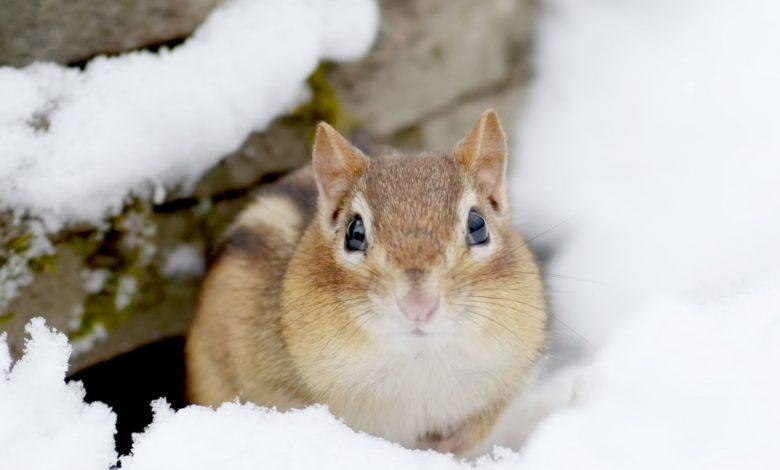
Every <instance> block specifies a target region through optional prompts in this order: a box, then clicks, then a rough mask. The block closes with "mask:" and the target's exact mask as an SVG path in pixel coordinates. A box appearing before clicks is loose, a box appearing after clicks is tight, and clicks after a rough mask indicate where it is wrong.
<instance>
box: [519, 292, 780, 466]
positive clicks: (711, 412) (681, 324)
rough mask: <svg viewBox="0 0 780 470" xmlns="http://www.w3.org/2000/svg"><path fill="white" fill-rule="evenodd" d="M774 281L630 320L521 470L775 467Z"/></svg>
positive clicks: (778, 322) (778, 302)
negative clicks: (537, 469)
mask: <svg viewBox="0 0 780 470" xmlns="http://www.w3.org/2000/svg"><path fill="white" fill-rule="evenodd" d="M778 281H780V277H778V278H774V279H773V282H769V283H766V284H764V282H763V281H762V282H759V283H757V284H758V286H755V287H751V288H741V289H737V291H736V292H728V293H722V294H721V295H719V296H713V297H708V298H702V299H671V298H670V299H667V300H658V301H654V302H652V303H650V304H648V305H646V306H645V307H644V308H642V309H641V310H640V311H638V312H631V313H632V314H631V315H630V316H629V319H628V320H626V321H625V322H624V324H623V325H621V327H619V328H617V329H616V331H615V335H614V336H613V337H612V338H610V339H609V340H608V341H607V342H606V344H605V346H604V348H603V349H602V350H600V351H599V353H598V354H597V356H596V358H595V361H594V363H593V364H592V365H591V366H590V367H588V368H586V369H585V370H582V371H578V372H577V374H575V375H574V377H575V381H574V385H575V386H574V398H573V402H572V404H571V405H570V406H569V407H568V408H566V409H562V410H559V411H557V412H556V413H553V414H552V415H551V416H549V417H548V418H547V419H546V420H545V421H543V422H542V423H541V425H540V426H539V427H538V428H537V429H536V431H535V433H534V434H532V436H531V437H530V439H529V441H528V443H527V445H526V447H525V449H524V451H523V460H522V463H523V464H524V465H523V466H521V468H529V469H536V468H544V469H571V468H583V469H590V468H592V469H603V470H609V469H615V470H619V469H627V468H630V469H658V468H679V469H690V468H707V469H736V468H749V469H751V470H759V469H767V470H769V469H774V468H778V467H780V449H778V447H777V443H778V442H780V398H778V397H780V375H778V373H777V371H778V370H780V287H778V286H779V285H780V282H778ZM566 373H569V372H566Z"/></svg>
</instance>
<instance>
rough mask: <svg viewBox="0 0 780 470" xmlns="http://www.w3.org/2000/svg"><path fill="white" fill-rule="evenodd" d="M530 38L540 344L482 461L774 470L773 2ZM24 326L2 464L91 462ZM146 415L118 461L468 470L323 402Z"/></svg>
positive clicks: (565, 28) (37, 339)
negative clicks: (353, 424)
mask: <svg viewBox="0 0 780 470" xmlns="http://www.w3.org/2000/svg"><path fill="white" fill-rule="evenodd" d="M538 46H539V50H538V58H537V70H536V76H535V77H536V79H535V82H534V83H533V85H532V87H531V90H530V98H529V100H528V103H527V108H526V110H525V111H526V112H525V115H524V121H523V123H522V125H521V126H520V128H519V130H518V133H517V136H518V138H517V143H518V145H517V148H516V149H515V150H516V152H515V153H516V155H515V157H516V160H515V162H514V163H515V164H514V167H513V168H512V177H511V187H512V191H513V200H514V201H515V210H516V214H517V221H518V223H519V224H520V225H521V226H522V228H523V229H524V231H525V232H526V234H527V235H529V236H531V237H533V236H534V235H536V234H541V235H539V236H538V237H537V238H535V239H534V240H533V242H532V244H533V245H535V246H537V247H540V248H543V249H549V250H551V251H552V253H553V254H554V255H553V256H552V258H551V259H550V260H549V262H548V264H547V265H546V267H545V269H546V271H547V273H548V274H549V277H548V281H549V285H550V290H551V300H552V303H553V306H554V308H555V311H556V313H557V315H558V320H557V321H556V322H554V323H553V330H554V333H555V335H556V342H555V349H554V351H553V355H552V357H551V359H550V361H548V362H549V370H548V371H547V372H546V373H545V374H544V375H543V377H542V379H541V381H540V383H539V385H538V386H537V388H536V389H535V390H532V391H531V393H530V394H529V396H528V397H526V398H525V399H524V400H523V401H519V402H518V403H517V404H516V406H515V408H514V409H513V412H512V413H510V414H509V415H507V416H506V417H505V419H504V420H503V421H502V423H501V425H500V428H499V429H498V430H497V432H496V433H495V436H493V438H492V442H493V443H500V444H504V445H507V446H510V447H515V448H519V447H520V444H521V441H522V438H523V436H524V435H525V434H526V433H530V437H529V438H528V440H527V441H526V443H525V445H524V446H523V447H522V452H521V453H517V452H511V451H500V452H499V456H498V457H497V460H496V461H493V460H485V461H483V462H481V463H480V464H479V465H478V466H479V468H485V469H488V468H510V467H511V468H519V469H537V468H544V469H557V468H561V469H563V468H566V469H570V468H582V469H585V468H594V469H612V468H614V469H626V468H630V469H638V468H639V469H641V468H648V469H649V468H653V469H657V468H680V469H692V468H702V469H704V468H706V469H708V470H709V469H719V468H723V469H727V468H733V469H763V468H766V469H770V468H775V469H776V468H778V467H780V446H778V443H780V373H779V372H778V371H780V282H778V281H780V269H778V268H777V261H778V260H780V256H778V255H780V248H778V245H777V240H780V218H779V217H778V214H780V133H779V132H777V129H780V113H778V110H780V87H778V86H777V83H780V7H778V6H777V4H775V3H773V2H769V1H754V0H747V1H743V2H730V1H727V0H708V1H705V0H684V1H675V2H673V1H671V0H661V1H656V2H650V1H639V0H628V1H623V2H615V1H613V0H588V1H583V0H548V1H547V2H545V3H543V8H542V17H541V25H540V37H539V41H538ZM30 328H31V334H32V336H33V341H32V343H31V344H30V345H29V348H28V353H27V355H26V356H25V358H24V359H23V360H22V361H21V362H19V363H17V365H16V366H15V367H14V368H13V369H11V371H10V373H9V372H8V369H9V366H10V360H9V359H8V358H7V355H3V354H2V353H0V455H3V459H0V468H2V469H3V470H4V469H5V468H9V469H10V468H31V469H36V468H42V469H43V468H46V469H50V468H79V469H101V470H105V468H106V467H107V466H108V465H109V464H110V463H112V462H113V458H114V455H113V452H114V450H113V445H112V443H111V441H110V434H111V431H112V428H113V420H114V418H113V416H112V415H111V413H110V412H109V410H107V409H106V408H105V407H104V406H101V405H98V404H93V405H89V406H87V405H84V404H83V403H82V397H83V393H82V391H81V390H80V389H79V387H78V385H75V384H70V385H67V386H66V385H65V384H64V383H63V381H62V379H63V377H64V371H65V364H64V361H65V360H66V359H65V358H66V353H67V351H66V349H67V347H66V345H65V344H64V339H63V338H62V337H61V336H54V335H52V334H51V333H49V332H47V331H46V329H45V328H44V327H43V326H42V325H41V324H39V323H35V324H33V325H32V326H31V327H30ZM574 331H576V334H575V333H574ZM531 405H532V406H531ZM155 406H156V408H155V409H156V417H155V422H154V423H153V424H152V425H151V426H150V427H149V428H148V430H147V431H146V432H145V433H143V434H141V435H139V436H137V438H136V441H135V445H134V448H133V456H132V457H125V458H123V460H122V463H123V467H122V468H123V469H125V468H129V469H133V470H137V469H147V468H148V469H155V468H165V469H178V468H181V469H200V468H203V469H206V468H214V467H216V466H220V467H225V468H237V469H244V468H247V469H248V468H258V467H259V466H261V467H263V468H340V469H341V468H376V469H382V468H388V469H390V468H392V469H396V468H426V469H450V468H453V469H454V468H467V464H461V463H458V462H456V461H455V460H453V459H451V458H449V457H447V456H443V455H438V454H434V453H430V452H419V451H408V450H405V449H402V448H400V447H398V446H395V445H392V444H390V443H387V442H383V441H381V440H379V439H376V438H373V437H370V436H365V435H358V434H355V433H354V432H352V431H350V430H349V429H347V428H346V427H344V426H343V425H341V424H339V423H338V422H336V421H335V420H334V419H332V418H331V417H330V416H329V415H328V414H327V413H326V411H325V410H323V409H309V410H305V411H299V412H294V413H291V414H288V415H280V414H276V413H272V412H267V411H263V410H260V409H257V408H253V407H251V406H239V405H226V406H224V407H222V408H220V409H219V410H217V411H211V410H208V409H204V408H199V407H190V408H187V409H185V410H182V411H179V412H176V413H174V412H172V411H170V410H168V409H167V408H166V407H165V405H164V404H160V403H158V404H156V405H155ZM529 406H530V408H529ZM547 410H550V414H549V415H547V416H546V417H545V416H543V415H544V413H543V412H542V411H547ZM537 419H540V420H541V421H540V423H539V425H538V426H537V427H536V428H535V429H530V428H529V423H531V422H533V421H534V420H537ZM8 450H11V452H10V457H8V456H9V452H8ZM22 463H24V465H22Z"/></svg>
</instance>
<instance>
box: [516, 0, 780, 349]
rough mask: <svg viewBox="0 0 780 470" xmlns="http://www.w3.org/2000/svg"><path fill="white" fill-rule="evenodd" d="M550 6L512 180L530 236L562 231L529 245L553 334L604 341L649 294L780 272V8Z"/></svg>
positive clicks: (697, 2) (702, 289) (603, 0)
mask: <svg viewBox="0 0 780 470" xmlns="http://www.w3.org/2000/svg"><path fill="white" fill-rule="evenodd" d="M543 11H544V14H543V15H542V16H541V18H540V20H541V24H540V33H541V37H540V38H539V42H538V46H539V48H538V51H537V59H536V63H537V67H536V71H535V81H534V84H533V85H532V87H531V89H530V93H529V98H528V102H527V106H526V108H525V110H524V120H523V123H522V125H521V126H520V128H519V133H518V138H517V144H518V145H517V148H516V152H515V157H516V161H515V167H514V168H513V172H512V173H513V176H512V180H511V188H512V190H513V198H514V200H515V201H516V204H515V209H516V220H517V221H518V222H519V223H520V224H521V226H522V229H523V230H524V232H525V233H527V234H528V235H531V236H533V235H535V234H539V233H543V232H545V231H546V230H548V229H550V228H552V227H555V228H553V229H552V230H550V231H549V232H546V233H544V234H543V235H541V236H540V237H539V238H538V239H536V240H534V242H533V243H532V245H534V246H536V247H542V248H545V247H550V248H554V250H555V256H554V258H553V259H552V260H551V262H550V263H549V264H548V265H547V266H546V270H547V272H549V273H551V274H552V276H550V277H549V279H548V281H549V286H550V291H551V296H552V302H553V304H554V306H555V310H556V312H557V313H558V317H559V318H560V322H556V323H555V324H554V328H556V329H558V330H563V331H561V333H562V335H565V336H567V337H569V338H568V339H569V340H568V341H567V342H568V343H569V346H571V347H573V346H575V345H576V344H579V345H582V344H583V341H582V340H580V339H578V338H576V337H574V335H572V334H570V333H567V332H566V331H565V329H566V328H565V327H564V326H563V323H565V324H566V325H568V326H570V327H571V328H573V329H574V330H576V331H577V332H579V333H580V334H582V335H583V336H584V337H585V338H586V339H587V340H588V341H590V342H591V343H593V344H596V345H599V344H601V343H602V342H603V341H604V340H605V339H606V338H608V337H609V336H610V335H611V334H613V333H614V331H615V329H616V328H618V327H619V325H620V324H621V323H622V321H623V320H624V319H625V317H627V316H628V315H630V314H631V313H632V312H635V311H637V310H639V309H641V308H643V306H644V305H645V304H646V303H647V302H649V301H652V299H654V298H655V297H658V296H670V295H679V296H685V295H694V294H698V295H702V296H707V295H709V294H710V293H718V292H720V291H721V290H723V289H729V288H730V287H731V286H733V285H735V284H739V283H741V282H743V280H744V279H745V278H746V277H760V275H761V274H762V273H765V274H767V275H768V274H769V273H771V271H772V269H774V268H775V266H776V264H777V260H778V259H780V256H778V255H780V247H779V246H778V243H777V240H779V239H780V220H778V217H777V214H778V213H780V157H778V155H780V133H778V132H777V129H780V113H778V112H777V110H778V109H780V88H778V87H777V83H780V61H778V60H777V58H778V57H780V29H779V28H778V26H780V22H778V20H777V18H780V8H778V6H777V5H776V4H774V3H772V2H767V1H761V0H748V1H745V2H729V1H726V0H718V1H716V2H712V1H706V0H686V1H683V2H666V1H661V2H639V1H628V2H612V1H607V0H591V1H587V2H582V1H577V0H551V1H548V2H547V4H546V5H545V8H544V10H543ZM558 224H560V225H559V226H557V225H558ZM556 226H557V227H556ZM562 322H563V323H562ZM571 347H570V349H571ZM580 349H582V348H580Z"/></svg>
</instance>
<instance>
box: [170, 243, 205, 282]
mask: <svg viewBox="0 0 780 470" xmlns="http://www.w3.org/2000/svg"><path fill="white" fill-rule="evenodd" d="M205 271H206V260H204V259H203V250H202V249H201V248H199V247H198V246H197V245H194V244H192V243H182V244H180V245H178V246H176V247H175V248H174V249H172V250H171V252H170V253H168V255H167V256H166V258H165V264H164V265H163V268H162V274H163V276H165V277H170V278H180V279H192V278H198V277H199V276H201V275H203V273H204V272H205Z"/></svg>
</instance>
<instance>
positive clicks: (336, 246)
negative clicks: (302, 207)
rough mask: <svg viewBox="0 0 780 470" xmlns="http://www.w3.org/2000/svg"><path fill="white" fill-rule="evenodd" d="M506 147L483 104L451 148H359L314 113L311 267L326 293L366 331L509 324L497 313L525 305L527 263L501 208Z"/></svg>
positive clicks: (386, 334)
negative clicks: (371, 153)
mask: <svg viewBox="0 0 780 470" xmlns="http://www.w3.org/2000/svg"><path fill="white" fill-rule="evenodd" d="M506 149H507V146H506V137H505V135H504V132H503V130H502V128H501V124H500V122H499V119H498V116H497V115H496V113H495V112H493V111H487V112H485V113H483V114H482V115H481V116H480V118H479V120H478V121H477V123H476V125H475V126H474V127H473V129H472V130H471V131H470V132H469V134H468V136H467V137H466V138H465V139H464V140H463V141H462V142H461V143H460V144H458V145H457V146H456V147H455V149H454V150H453V151H452V152H451V153H449V154H422V155H415V156H404V155H389V156H383V157H379V158H376V159H369V158H367V157H366V156H365V155H364V154H363V153H361V152H360V151H359V150H357V149H355V148H354V147H352V146H351V145H350V144H349V142H347V141H346V140H345V139H344V138H343V137H342V136H341V135H339V134H338V133H337V132H336V131H335V130H334V129H333V128H332V127H330V126H328V125H327V124H321V125H320V126H319V128H318V130H317V136H316V140H315V144H314V154H313V163H314V165H313V166H314V173H315V176H316V180H317V186H318V189H319V208H318V220H317V221H316V223H317V224H318V226H319V230H320V238H321V242H322V243H321V251H322V253H320V254H319V256H320V258H321V261H319V263H322V267H320V268H318V269H315V268H312V269H313V270H315V271H317V272H321V275H322V276H325V277H327V278H328V279H329V281H327V282H328V284H327V285H328V286H329V287H328V289H329V295H332V296H333V297H334V300H333V303H332V305H338V307H336V308H338V309H340V310H343V311H344V312H347V314H348V315H351V316H352V321H353V322H355V323H356V324H357V325H358V326H359V327H360V330H362V331H363V332H365V333H366V334H367V335H369V336H375V337H383V338H401V340H402V341H412V342H414V341H418V342H419V341H425V338H429V340H431V341H434V339H433V338H440V339H444V340H447V339H452V338H456V337H463V336H467V335H473V334H483V333H486V332H487V333H490V331H491V330H497V331H501V328H512V325H507V324H504V323H505V322H503V321H502V320H499V319H498V317H500V316H503V315H510V314H511V315H516V316H517V315H523V312H522V311H518V306H520V305H521V304H519V303H518V302H517V299H518V296H522V291H523V289H524V286H525V284H526V282H527V280H526V279H524V276H526V274H527V275H534V274H536V270H535V267H533V260H532V259H531V257H530V254H529V253H528V252H527V251H526V250H525V246H524V245H523V243H522V240H521V239H520V238H519V236H518V235H517V234H516V233H515V232H514V231H513V229H512V227H511V223H510V220H509V216H508V215H509V207H508V200H507V195H506V188H505V181H504V178H505V169H506V161H507V155H506V154H507V152H506ZM518 253H520V255H519V256H518ZM523 263H529V264H530V265H531V266H532V268H531V269H524V266H523ZM524 272H526V274H523V273H524ZM537 281H538V279H536V278H535V279H534V280H533V282H537ZM533 285H536V284H533ZM534 295H536V293H535V292H534ZM536 300H537V301H538V300H540V299H536ZM526 310H527V309H526ZM510 312H511V313H510ZM529 314H530V315H532V316H539V313H538V312H529ZM436 341H438V339H437V340H436Z"/></svg>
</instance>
